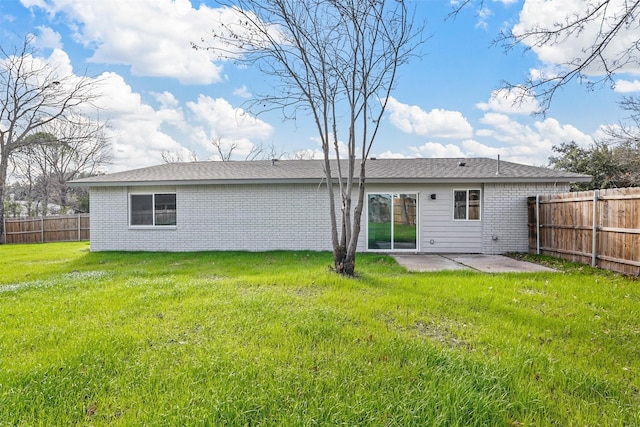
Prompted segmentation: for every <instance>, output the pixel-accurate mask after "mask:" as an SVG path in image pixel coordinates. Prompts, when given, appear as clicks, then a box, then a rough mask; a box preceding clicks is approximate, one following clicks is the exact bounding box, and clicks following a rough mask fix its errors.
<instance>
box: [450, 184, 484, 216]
mask: <svg viewBox="0 0 640 427" xmlns="http://www.w3.org/2000/svg"><path fill="white" fill-rule="evenodd" d="M453 219H454V220H468V221H478V220H480V190H453Z"/></svg>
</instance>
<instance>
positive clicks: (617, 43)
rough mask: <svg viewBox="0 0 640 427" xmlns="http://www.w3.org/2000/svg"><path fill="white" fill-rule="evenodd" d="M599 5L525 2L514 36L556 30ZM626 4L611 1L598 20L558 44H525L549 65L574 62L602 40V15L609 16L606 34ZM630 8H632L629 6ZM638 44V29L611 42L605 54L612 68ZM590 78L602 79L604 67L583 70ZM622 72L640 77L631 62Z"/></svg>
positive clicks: (575, 0) (627, 29)
mask: <svg viewBox="0 0 640 427" xmlns="http://www.w3.org/2000/svg"><path fill="white" fill-rule="evenodd" d="M597 4H599V2H595V3H592V2H586V1H584V0H525V3H524V5H523V7H522V11H521V12H520V16H519V22H518V23H517V24H516V25H515V26H514V27H513V28H512V31H513V33H514V34H515V35H519V34H523V33H524V32H526V31H527V29H531V28H547V29H555V28H556V27H557V25H558V24H559V23H564V22H566V20H567V19H569V20H571V19H572V18H573V16H574V15H577V14H578V15H584V13H585V11H587V10H588V8H591V10H593V9H594V8H595V7H596V6H595V5H597ZM623 5H624V0H611V1H610V2H609V3H608V5H607V7H604V8H601V9H600V10H599V11H598V14H597V15H596V16H595V19H594V20H593V21H591V22H589V23H587V24H586V25H584V26H583V27H582V28H581V29H580V31H576V32H575V33H574V34H572V35H570V36H568V37H567V38H566V39H562V41H561V42H560V43H558V44H551V43H542V44H541V45H537V44H536V42H537V41H538V40H539V39H538V38H537V37H533V38H526V39H522V42H523V43H524V44H525V45H526V46H528V47H530V48H531V49H532V50H533V52H535V53H536V54H537V55H538V58H539V59H540V60H541V61H542V62H544V63H546V64H554V65H559V64H565V63H568V62H570V61H572V60H573V59H574V58H575V57H576V56H577V55H582V56H583V57H584V58H586V56H587V55H588V54H589V52H590V47H591V45H592V44H593V43H594V40H601V37H598V34H599V33H600V32H601V30H602V29H601V28H600V25H601V24H602V22H603V20H602V19H601V18H602V16H603V15H602V14H603V13H606V17H605V19H604V21H605V23H604V30H605V31H606V30H608V29H609V28H608V26H610V25H613V23H614V21H615V19H614V17H615V16H619V14H620V13H621V11H622V8H623V7H624V6H623ZM629 7H630V6H629ZM635 40H637V26H636V25H628V26H624V27H623V28H621V29H620V32H619V33H618V35H617V36H616V37H615V38H614V39H612V40H611V41H610V43H609V44H608V45H607V47H606V49H605V50H604V52H603V56H604V57H605V59H606V60H607V61H608V62H609V63H610V64H611V63H613V61H614V60H615V59H619V58H620V57H622V56H624V55H623V52H625V51H626V50H627V49H628V48H629V46H630V43H632V42H633V41H635ZM583 71H584V72H585V74H587V75H594V76H597V75H603V74H604V72H605V69H604V67H603V66H602V64H601V63H594V65H593V66H591V67H589V68H588V69H585V70H583ZM621 71H623V72H633V73H640V65H639V64H638V62H637V61H630V63H629V64H627V65H625V66H624V68H623V69H622V70H621Z"/></svg>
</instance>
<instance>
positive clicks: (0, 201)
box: [0, 156, 9, 244]
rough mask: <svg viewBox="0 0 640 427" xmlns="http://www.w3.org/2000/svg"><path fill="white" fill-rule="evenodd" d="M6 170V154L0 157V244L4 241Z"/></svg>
mask: <svg viewBox="0 0 640 427" xmlns="http://www.w3.org/2000/svg"><path fill="white" fill-rule="evenodd" d="M8 170H9V159H8V158H7V156H2V158H0V244H2V243H6V242H5V241H4V196H5V191H6V182H7V171H8Z"/></svg>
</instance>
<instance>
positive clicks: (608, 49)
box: [451, 0, 640, 114]
mask: <svg viewBox="0 0 640 427" xmlns="http://www.w3.org/2000/svg"><path fill="white" fill-rule="evenodd" d="M484 3H485V2H484V0H465V1H462V2H459V3H456V6H455V7H454V10H453V12H452V13H451V16H456V15H457V14H458V13H460V11H461V10H462V9H464V8H465V7H469V6H471V5H474V4H475V5H477V6H478V10H481V9H482V8H483V6H484ZM494 42H495V43H496V44H498V45H501V46H503V47H504V48H505V50H507V51H509V50H512V49H514V48H516V47H518V46H522V47H524V48H525V50H534V51H536V50H541V49H546V50H549V49H554V48H561V47H563V46H574V47H573V52H574V53H573V55H572V56H570V57H566V58H565V59H559V63H558V64H556V66H555V67H553V69H551V70H547V71H546V72H543V73H540V74H536V75H533V76H530V77H529V78H528V79H527V80H526V81H525V82H524V84H523V83H521V82H518V83H509V82H504V85H505V87H507V88H510V89H513V88H517V89H518V90H517V91H516V92H515V93H516V94H519V96H520V97H521V98H520V99H519V101H524V100H526V98H527V97H530V96H531V95H535V96H536V98H537V99H538V101H539V103H540V110H539V111H538V113H542V114H544V113H545V112H546V111H547V110H548V109H549V107H550V106H551V102H552V99H553V97H554V95H555V93H556V92H557V91H558V89H560V88H562V87H563V86H564V85H566V84H567V83H569V82H571V81H573V80H577V81H579V82H580V83H581V84H584V85H586V87H587V88H588V89H593V88H594V87H596V86H598V85H602V84H607V83H608V84H611V85H613V84H614V81H613V76H614V75H616V74H618V73H623V72H627V71H632V72H637V70H638V68H640V0H584V1H583V2H582V4H576V7H575V10H573V11H572V12H571V13H568V14H567V15H565V16H564V17H562V18H561V19H558V20H557V21H555V22H553V23H551V24H541V23H540V22H535V23H532V24H526V25H521V24H518V25H516V26H514V27H512V28H510V29H507V30H504V31H503V32H501V33H500V35H499V36H498V37H497V38H496V39H495V41H494Z"/></svg>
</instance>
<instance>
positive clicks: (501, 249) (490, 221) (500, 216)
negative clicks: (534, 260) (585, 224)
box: [482, 183, 569, 254]
mask: <svg viewBox="0 0 640 427" xmlns="http://www.w3.org/2000/svg"><path fill="white" fill-rule="evenodd" d="M567 191H569V184H566V183H559V184H554V183H537V184H536V183H531V184H485V185H484V200H483V202H484V209H483V213H482V222H483V228H482V252H483V253H486V254H501V253H505V252H528V250H529V241H528V228H527V197H529V196H535V195H536V194H553V193H564V192H567Z"/></svg>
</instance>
